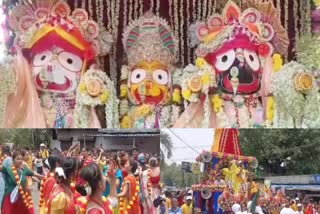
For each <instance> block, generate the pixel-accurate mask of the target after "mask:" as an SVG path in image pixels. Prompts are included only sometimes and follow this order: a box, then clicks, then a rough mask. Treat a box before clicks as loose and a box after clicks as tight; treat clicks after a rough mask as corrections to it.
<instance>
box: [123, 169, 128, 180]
mask: <svg viewBox="0 0 320 214" xmlns="http://www.w3.org/2000/svg"><path fill="white" fill-rule="evenodd" d="M121 171H122V176H123V178H125V177H127V176H128V173H127V171H125V170H121Z"/></svg>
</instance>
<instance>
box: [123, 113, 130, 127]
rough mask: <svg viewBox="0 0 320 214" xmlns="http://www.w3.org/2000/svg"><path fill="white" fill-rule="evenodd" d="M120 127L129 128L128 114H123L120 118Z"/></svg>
mask: <svg viewBox="0 0 320 214" xmlns="http://www.w3.org/2000/svg"><path fill="white" fill-rule="evenodd" d="M121 128H122V129H128V128H131V120H130V117H129V116H124V117H123V118H122V120H121Z"/></svg>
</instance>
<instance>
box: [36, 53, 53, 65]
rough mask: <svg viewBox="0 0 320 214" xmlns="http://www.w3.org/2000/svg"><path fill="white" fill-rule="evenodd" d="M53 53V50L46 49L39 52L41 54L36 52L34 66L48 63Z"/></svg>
mask: <svg viewBox="0 0 320 214" xmlns="http://www.w3.org/2000/svg"><path fill="white" fill-rule="evenodd" d="M52 55H53V53H52V52H51V51H49V50H47V51H44V52H42V53H39V54H36V55H35V56H34V57H33V62H32V64H33V65H34V66H36V67H39V66H43V65H45V64H47V63H48V62H49V61H50V60H51V58H52Z"/></svg>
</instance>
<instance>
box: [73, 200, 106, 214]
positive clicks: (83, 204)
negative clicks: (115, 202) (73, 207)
mask: <svg viewBox="0 0 320 214" xmlns="http://www.w3.org/2000/svg"><path fill="white" fill-rule="evenodd" d="M89 201H90V197H89V196H87V197H80V198H78V199H77V204H78V205H79V208H80V213H81V214H85V213H86V210H87V207H88V202H89ZM102 202H103V205H104V207H108V209H109V210H108V211H109V212H112V206H111V204H110V203H108V199H107V198H106V197H104V196H102ZM104 207H103V208H104Z"/></svg>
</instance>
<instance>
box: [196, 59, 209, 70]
mask: <svg viewBox="0 0 320 214" xmlns="http://www.w3.org/2000/svg"><path fill="white" fill-rule="evenodd" d="M206 64H207V62H206V60H205V59H203V58H201V57H198V58H197V59H196V65H197V67H198V68H199V69H202V68H203V67H204V66H205V65H206Z"/></svg>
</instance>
